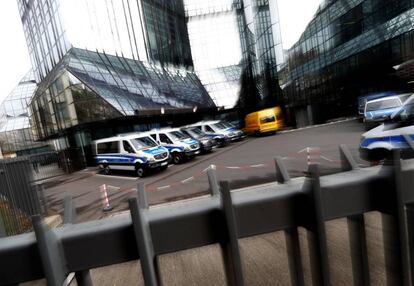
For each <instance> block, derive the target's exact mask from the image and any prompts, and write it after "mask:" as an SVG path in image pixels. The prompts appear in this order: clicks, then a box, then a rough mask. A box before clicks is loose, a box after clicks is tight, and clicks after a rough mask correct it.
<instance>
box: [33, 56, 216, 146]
mask: <svg viewBox="0 0 414 286" xmlns="http://www.w3.org/2000/svg"><path fill="white" fill-rule="evenodd" d="M194 108H197V109H198V108H199V109H203V108H215V104H214V102H213V100H212V99H211V98H210V96H209V95H208V93H207V92H206V90H205V89H204V87H203V86H202V84H201V82H200V81H199V79H198V77H197V76H196V75H195V74H194V73H191V72H189V71H187V70H185V69H182V70H179V69H177V68H174V69H168V68H166V67H163V68H162V67H160V66H159V65H155V64H150V63H148V62H140V61H136V60H132V59H126V58H124V57H117V56H111V55H107V54H104V53H98V52H91V51H87V50H82V49H76V48H72V49H71V50H70V51H69V52H68V53H67V54H66V56H65V57H64V58H63V59H62V61H61V62H60V63H59V64H58V65H57V66H56V67H55V68H54V69H53V71H52V72H51V73H49V75H48V76H47V77H46V78H45V79H44V80H43V81H42V82H41V83H40V84H39V86H38V88H37V91H36V94H35V96H34V98H33V100H32V102H31V104H30V118H31V119H32V122H31V123H32V128H33V130H34V132H35V135H36V138H39V139H45V138H52V137H58V136H60V135H61V134H63V133H65V132H66V130H68V129H70V128H73V127H76V126H81V125H83V124H86V123H92V122H98V121H106V120H110V119H125V120H128V119H127V118H128V117H143V116H152V115H158V116H159V115H162V114H167V113H170V112H183V113H185V112H193V109H194ZM125 123H126V122H124V123H123V124H125Z"/></svg>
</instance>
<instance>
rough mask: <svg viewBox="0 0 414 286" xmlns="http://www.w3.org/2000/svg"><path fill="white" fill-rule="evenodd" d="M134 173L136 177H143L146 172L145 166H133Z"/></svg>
mask: <svg viewBox="0 0 414 286" xmlns="http://www.w3.org/2000/svg"><path fill="white" fill-rule="evenodd" d="M135 173H136V175H137V177H138V178H143V177H145V174H146V172H145V168H144V167H142V166H140V165H139V166H137V167H136V168H135Z"/></svg>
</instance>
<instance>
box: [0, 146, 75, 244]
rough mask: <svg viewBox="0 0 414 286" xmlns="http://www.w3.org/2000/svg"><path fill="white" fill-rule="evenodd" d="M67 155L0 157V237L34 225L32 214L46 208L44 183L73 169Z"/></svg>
mask: <svg viewBox="0 0 414 286" xmlns="http://www.w3.org/2000/svg"><path fill="white" fill-rule="evenodd" d="M67 158H68V157H67V156H66V154H65V153H62V152H61V153H58V152H47V153H41V154H33V155H29V156H22V157H17V158H13V159H4V160H0V237H2V236H6V235H15V234H19V233H23V232H26V231H29V230H31V229H32V224H31V222H30V217H31V216H33V215H38V214H44V213H45V212H46V211H47V210H46V209H45V206H46V203H45V198H44V195H43V184H44V182H46V181H47V180H50V179H52V178H55V177H59V176H62V175H64V174H66V173H70V172H71V164H70V163H71V161H70V160H68V159H67Z"/></svg>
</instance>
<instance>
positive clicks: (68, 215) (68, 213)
mask: <svg viewBox="0 0 414 286" xmlns="http://www.w3.org/2000/svg"><path fill="white" fill-rule="evenodd" d="M63 210H64V213H63V223H64V224H74V223H75V221H76V206H75V203H74V201H73V198H72V196H66V197H65V199H64V208H63ZM75 278H76V282H77V284H78V285H79V286H92V285H93V283H92V278H91V274H90V271H89V270H81V271H76V272H75Z"/></svg>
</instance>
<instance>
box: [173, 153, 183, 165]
mask: <svg viewBox="0 0 414 286" xmlns="http://www.w3.org/2000/svg"><path fill="white" fill-rule="evenodd" d="M172 162H173V163H174V164H176V165H178V164H181V163H182V162H183V157H182V156H181V154H177V153H175V154H173V155H172Z"/></svg>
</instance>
